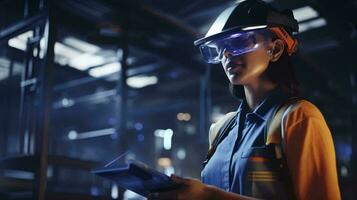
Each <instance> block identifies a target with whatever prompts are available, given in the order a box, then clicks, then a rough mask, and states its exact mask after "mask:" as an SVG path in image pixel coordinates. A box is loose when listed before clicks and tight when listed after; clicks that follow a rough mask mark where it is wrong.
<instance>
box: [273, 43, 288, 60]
mask: <svg viewBox="0 0 357 200" xmlns="http://www.w3.org/2000/svg"><path fill="white" fill-rule="evenodd" d="M284 49H285V44H284V42H283V41H282V40H281V39H276V40H274V42H273V47H272V49H271V56H270V61H272V62H275V61H277V60H279V58H280V56H281V55H282V54H283V52H284Z"/></svg>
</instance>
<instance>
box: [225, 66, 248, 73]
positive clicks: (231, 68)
mask: <svg viewBox="0 0 357 200" xmlns="http://www.w3.org/2000/svg"><path fill="white" fill-rule="evenodd" d="M242 67H244V64H243V63H229V64H228V67H227V68H226V71H227V72H228V73H230V74H233V73H236V72H237V71H239V69H240V68H242Z"/></svg>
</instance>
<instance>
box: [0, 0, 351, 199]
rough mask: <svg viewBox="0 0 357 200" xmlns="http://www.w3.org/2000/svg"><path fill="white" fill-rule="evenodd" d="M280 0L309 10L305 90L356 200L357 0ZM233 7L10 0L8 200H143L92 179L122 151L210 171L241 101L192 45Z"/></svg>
mask: <svg viewBox="0 0 357 200" xmlns="http://www.w3.org/2000/svg"><path fill="white" fill-rule="evenodd" d="M268 2H270V3H272V4H274V5H275V6H277V7H278V8H291V9H293V10H294V15H295V17H296V18H298V21H299V24H300V33H298V34H297V35H296V37H297V38H298V39H299V41H300V47H299V51H298V53H297V54H296V55H295V56H294V57H293V60H294V64H295V70H296V73H297V75H298V78H299V80H300V82H301V87H302V89H303V96H304V97H305V98H307V99H308V100H310V101H312V102H313V103H314V104H316V105H317V106H318V107H319V108H320V109H321V111H322V113H323V114H324V116H325V118H326V121H327V123H328V125H329V127H330V129H331V132H332V134H333V138H334V144H335V148H336V156H337V170H338V175H339V183H340V188H341V192H342V197H343V199H356V198H357V195H356V191H355V190H356V185H357V182H356V173H357V171H356V169H357V165H356V161H357V150H356V149H357V135H356V134H357V132H356V131H357V80H356V79H357V61H356V60H357V59H356V56H357V14H356V12H357V9H356V8H357V1H356V0H345V1H329V0H328V1H326V0H303V1H301V0H289V1H283V0H269V1H268ZM232 3H234V1H232V0H220V1H217V0H194V1H192V0H190V1H189V0H166V1H159V0H141V1H139V0H58V1H55V0H53V1H50V0H0V122H1V126H0V199H1V200H2V199H41V200H43V199H51V200H53V199H77V200H79V199H142V198H141V197H139V196H137V195H135V194H134V193H131V192H128V191H124V190H122V189H121V188H118V186H117V185H115V184H114V183H112V182H110V181H107V180H104V179H102V178H100V177H96V176H95V175H93V174H91V172H90V171H91V169H94V168H97V167H102V166H104V165H105V164H106V163H108V162H110V161H111V160H113V159H115V158H116V157H118V156H120V155H123V157H122V158H121V159H126V160H127V159H136V160H140V161H142V162H145V163H147V164H148V165H149V166H151V167H153V168H156V169H158V170H160V171H162V172H164V173H167V174H170V173H175V174H177V175H180V176H188V177H194V178H199V177H200V169H201V163H202V161H203V159H204V156H205V153H206V151H207V148H208V137H207V134H208V128H209V125H210V124H211V123H212V122H214V121H215V120H217V118H219V117H220V116H222V115H223V114H224V113H226V112H229V111H233V110H235V109H236V108H237V105H238V104H239V100H237V99H234V98H233V97H231V96H230V94H229V92H228V82H227V80H226V77H225V74H224V73H223V71H222V69H221V66H219V65H217V66H216V65H206V64H204V63H203V61H202V60H201V59H200V55H199V52H198V50H197V49H195V48H194V46H193V41H194V40H195V39H197V38H199V37H201V36H203V35H204V34H205V32H206V31H207V30H208V28H209V26H210V24H211V23H212V22H213V20H214V19H215V17H216V16H217V15H218V14H219V13H220V12H221V11H222V10H223V9H224V8H226V7H227V6H229V5H230V4H232ZM353 188H354V190H353Z"/></svg>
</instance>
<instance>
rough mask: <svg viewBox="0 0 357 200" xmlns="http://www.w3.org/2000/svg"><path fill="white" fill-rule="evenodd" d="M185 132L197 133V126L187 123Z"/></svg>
mask: <svg viewBox="0 0 357 200" xmlns="http://www.w3.org/2000/svg"><path fill="white" fill-rule="evenodd" d="M185 132H186V133H187V134H188V135H194V134H196V127H195V126H194V125H192V124H187V125H186V126H185Z"/></svg>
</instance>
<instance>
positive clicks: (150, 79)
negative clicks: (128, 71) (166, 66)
mask: <svg viewBox="0 0 357 200" xmlns="http://www.w3.org/2000/svg"><path fill="white" fill-rule="evenodd" d="M157 82H158V78H157V77H156V76H133V77H129V78H128V79H127V80H126V83H127V84H128V86H130V87H132V88H143V87H146V86H149V85H155V84H156V83H157Z"/></svg>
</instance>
